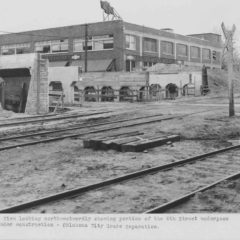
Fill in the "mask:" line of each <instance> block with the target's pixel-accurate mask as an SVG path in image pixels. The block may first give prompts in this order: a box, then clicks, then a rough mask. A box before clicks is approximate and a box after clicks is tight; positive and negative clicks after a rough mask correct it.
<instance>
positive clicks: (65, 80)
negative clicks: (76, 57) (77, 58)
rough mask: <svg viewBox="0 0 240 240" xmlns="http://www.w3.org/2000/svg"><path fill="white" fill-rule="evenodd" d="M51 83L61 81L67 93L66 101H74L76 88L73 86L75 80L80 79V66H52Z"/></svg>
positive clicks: (50, 72) (50, 70) (50, 69)
mask: <svg viewBox="0 0 240 240" xmlns="http://www.w3.org/2000/svg"><path fill="white" fill-rule="evenodd" d="M48 72H49V77H48V80H49V83H50V82H52V81H60V82H61V83H62V87H63V91H64V94H65V98H64V102H65V103H74V89H73V87H71V84H72V82H73V81H78V67H50V68H49V70H48Z"/></svg>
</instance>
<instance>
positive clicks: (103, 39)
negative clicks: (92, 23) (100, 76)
mask: <svg viewBox="0 0 240 240" xmlns="http://www.w3.org/2000/svg"><path fill="white" fill-rule="evenodd" d="M104 42H109V43H112V45H113V47H112V48H105V49H104ZM95 43H99V44H100V43H101V44H102V46H103V48H102V49H95ZM76 44H81V45H82V49H81V50H80V49H79V50H76V47H75V46H76ZM84 46H85V39H83V38H75V39H73V52H84V51H85V50H84ZM88 46H92V49H88V51H91V52H94V51H95V52H96V51H108V50H113V49H114V38H113V36H111V35H101V36H92V37H89V39H88Z"/></svg>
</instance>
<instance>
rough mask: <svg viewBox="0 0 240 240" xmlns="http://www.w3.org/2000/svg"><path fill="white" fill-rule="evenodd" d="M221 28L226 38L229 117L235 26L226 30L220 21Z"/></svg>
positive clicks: (232, 92) (231, 115)
mask: <svg viewBox="0 0 240 240" xmlns="http://www.w3.org/2000/svg"><path fill="white" fill-rule="evenodd" d="M222 30H223V34H224V37H225V39H226V41H225V44H224V49H227V66H228V96H229V117H233V116H234V115H235V111H234V91H233V88H234V86H233V35H234V32H235V31H236V26H235V25H233V26H232V30H227V29H226V27H225V25H224V23H222Z"/></svg>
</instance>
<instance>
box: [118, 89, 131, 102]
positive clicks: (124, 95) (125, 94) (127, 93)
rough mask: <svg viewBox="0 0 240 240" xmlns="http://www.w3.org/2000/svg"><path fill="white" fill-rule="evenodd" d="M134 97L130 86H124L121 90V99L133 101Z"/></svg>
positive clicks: (121, 100)
mask: <svg viewBox="0 0 240 240" xmlns="http://www.w3.org/2000/svg"><path fill="white" fill-rule="evenodd" d="M132 98H133V92H132V90H131V89H130V88H129V87H128V86H123V87H121V88H120V91H119V101H120V102H123V101H131V100H132Z"/></svg>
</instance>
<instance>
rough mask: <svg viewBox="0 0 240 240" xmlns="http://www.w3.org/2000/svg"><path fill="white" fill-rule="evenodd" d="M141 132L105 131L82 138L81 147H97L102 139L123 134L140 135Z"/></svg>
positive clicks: (114, 137)
mask: <svg viewBox="0 0 240 240" xmlns="http://www.w3.org/2000/svg"><path fill="white" fill-rule="evenodd" d="M141 134H143V133H141V132H139V131H133V132H122V133H114V134H112V133H110V134H109V133H105V134H102V135H100V136H98V137H91V138H87V139H83V147H84V148H94V149H99V148H101V147H100V143H101V142H102V141H108V140H111V139H116V138H118V137H124V136H136V135H141Z"/></svg>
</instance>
